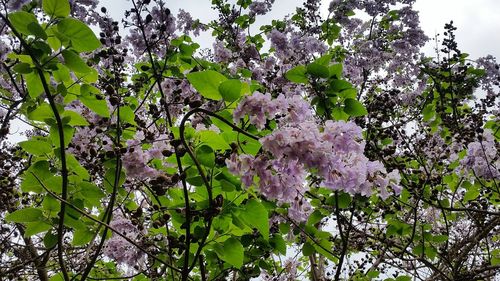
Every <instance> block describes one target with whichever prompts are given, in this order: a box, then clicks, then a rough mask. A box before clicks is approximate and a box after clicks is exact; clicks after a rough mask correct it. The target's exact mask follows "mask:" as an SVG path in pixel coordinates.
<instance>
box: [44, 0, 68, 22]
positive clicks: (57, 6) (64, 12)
mask: <svg viewBox="0 0 500 281" xmlns="http://www.w3.org/2000/svg"><path fill="white" fill-rule="evenodd" d="M42 8H43V11H44V12H45V13H46V14H47V15H49V16H50V17H51V18H53V17H59V18H65V17H67V16H69V12H70V7H69V2H68V1H67V0H43V2H42Z"/></svg>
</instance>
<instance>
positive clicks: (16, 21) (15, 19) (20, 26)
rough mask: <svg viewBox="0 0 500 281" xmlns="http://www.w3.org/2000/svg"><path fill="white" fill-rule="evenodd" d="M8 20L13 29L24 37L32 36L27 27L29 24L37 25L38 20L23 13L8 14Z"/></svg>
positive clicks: (32, 15)
mask: <svg viewBox="0 0 500 281" xmlns="http://www.w3.org/2000/svg"><path fill="white" fill-rule="evenodd" d="M9 20H10V23H11V24H12V25H13V26H14V28H15V29H16V30H17V31H18V32H20V33H22V34H24V35H29V34H32V33H31V31H30V30H29V29H28V26H29V25H30V24H32V23H35V24H38V20H37V19H36V17H35V15H34V14H31V13H28V12H25V11H19V12H14V13H9Z"/></svg>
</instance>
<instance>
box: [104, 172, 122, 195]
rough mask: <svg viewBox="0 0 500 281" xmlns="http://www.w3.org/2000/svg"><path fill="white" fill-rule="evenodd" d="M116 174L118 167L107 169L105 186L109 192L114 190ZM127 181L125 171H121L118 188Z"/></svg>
mask: <svg viewBox="0 0 500 281" xmlns="http://www.w3.org/2000/svg"><path fill="white" fill-rule="evenodd" d="M115 174H116V169H115V168H111V169H108V170H107V171H106V175H105V176H104V187H105V188H106V190H107V191H108V192H110V193H111V192H112V190H113V186H114V184H115V178H116V177H115ZM124 182H125V172H123V170H122V171H120V178H119V179H118V186H117V187H118V188H119V187H120V186H122V185H123V183H124Z"/></svg>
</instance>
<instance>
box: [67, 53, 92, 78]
mask: <svg viewBox="0 0 500 281" xmlns="http://www.w3.org/2000/svg"><path fill="white" fill-rule="evenodd" d="M62 56H63V58H64V64H65V65H66V66H67V67H68V68H69V69H71V70H73V71H74V72H79V73H89V72H90V71H92V69H91V68H90V67H89V66H88V65H87V64H86V63H85V62H84V61H83V59H82V58H81V57H80V56H79V55H78V54H77V53H75V52H73V51H71V50H64V51H62Z"/></svg>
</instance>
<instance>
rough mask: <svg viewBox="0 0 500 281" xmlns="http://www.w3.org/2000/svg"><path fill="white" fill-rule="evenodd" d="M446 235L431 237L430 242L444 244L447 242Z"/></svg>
mask: <svg viewBox="0 0 500 281" xmlns="http://www.w3.org/2000/svg"><path fill="white" fill-rule="evenodd" d="M448 239H449V238H448V235H436V236H433V237H432V240H433V241H434V242H436V243H444V242H446V241H448Z"/></svg>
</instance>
